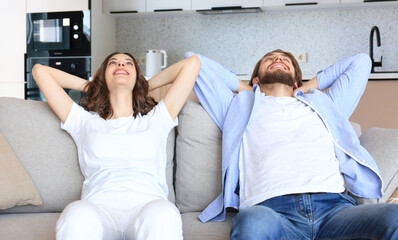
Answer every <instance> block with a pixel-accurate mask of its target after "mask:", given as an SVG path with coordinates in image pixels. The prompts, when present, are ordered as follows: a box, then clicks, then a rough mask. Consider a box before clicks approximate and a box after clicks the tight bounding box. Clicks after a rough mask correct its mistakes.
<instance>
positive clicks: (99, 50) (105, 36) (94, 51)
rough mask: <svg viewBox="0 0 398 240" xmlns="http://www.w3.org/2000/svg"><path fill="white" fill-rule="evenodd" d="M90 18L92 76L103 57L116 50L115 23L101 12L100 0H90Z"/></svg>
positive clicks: (110, 17)
mask: <svg viewBox="0 0 398 240" xmlns="http://www.w3.org/2000/svg"><path fill="white" fill-rule="evenodd" d="M104 1H106V0H104ZM91 20H92V21H91V56H92V57H91V59H92V61H91V76H94V74H95V71H96V70H97V69H98V68H99V66H100V65H101V63H102V61H103V60H104V59H105V57H106V56H108V55H109V54H110V53H112V52H114V51H115V50H116V38H115V28H116V24H115V18H114V17H113V16H109V15H106V14H103V12H102V0H91Z"/></svg>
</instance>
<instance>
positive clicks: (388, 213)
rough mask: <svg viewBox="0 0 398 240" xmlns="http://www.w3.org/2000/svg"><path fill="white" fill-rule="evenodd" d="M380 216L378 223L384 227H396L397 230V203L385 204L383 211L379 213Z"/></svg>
mask: <svg viewBox="0 0 398 240" xmlns="http://www.w3.org/2000/svg"><path fill="white" fill-rule="evenodd" d="M380 215H382V217H381V218H380V219H379V221H378V223H379V224H381V226H384V228H386V229H397V230H398V205H397V204H385V208H384V211H383V212H382V213H380Z"/></svg>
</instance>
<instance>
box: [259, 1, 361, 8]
mask: <svg viewBox="0 0 398 240" xmlns="http://www.w3.org/2000/svg"><path fill="white" fill-rule="evenodd" d="M348 1H352V0H348ZM362 1H363V0H362ZM327 4H340V0H316V1H314V0H264V7H274V6H287V7H289V6H311V5H327Z"/></svg>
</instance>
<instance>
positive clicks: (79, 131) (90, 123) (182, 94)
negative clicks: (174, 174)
mask: <svg viewBox="0 0 398 240" xmlns="http://www.w3.org/2000/svg"><path fill="white" fill-rule="evenodd" d="M199 69H200V61H199V58H197V57H196V56H192V57H190V58H187V59H184V60H182V61H180V62H178V63H176V64H174V65H172V66H170V67H169V68H167V69H165V70H164V71H162V72H161V73H159V74H158V75H156V76H155V77H153V78H152V79H151V80H150V81H149V82H147V81H146V80H145V78H144V77H143V75H142V74H141V71H140V69H139V67H138V65H137V62H136V60H135V59H134V57H133V56H132V55H130V54H128V53H124V54H121V53H112V54H111V55H109V56H108V57H107V58H106V59H105V60H104V61H103V63H102V64H101V67H100V68H99V70H98V71H97V73H96V74H95V76H94V78H93V80H92V81H86V80H84V79H81V78H78V77H76V76H72V75H70V74H67V73H65V72H62V71H60V70H57V69H53V68H50V67H47V66H42V65H35V66H34V68H33V71H32V72H33V77H34V79H35V80H36V82H37V85H38V86H39V88H40V90H41V91H42V93H43V95H44V97H45V98H46V100H47V102H48V104H49V106H50V107H51V109H52V110H53V111H54V113H55V114H56V115H57V116H58V118H59V119H60V120H61V122H62V123H61V127H62V128H63V129H65V130H66V131H67V132H68V133H69V134H70V135H71V136H72V138H73V139H74V141H75V143H76V146H77V149H78V155H79V163H80V168H81V171H82V173H83V175H84V178H85V181H84V184H83V189H82V196H81V200H79V201H75V202H73V203H71V204H69V205H68V206H67V207H66V208H65V209H64V211H63V212H62V214H61V216H60V218H59V220H58V222H57V239H74V240H76V239H182V223H181V217H180V213H179V211H178V209H177V208H176V207H175V205H174V204H172V203H170V202H169V201H167V194H168V189H167V185H166V178H165V168H166V141H167V137H168V134H169V132H170V130H171V129H172V128H173V127H174V126H175V125H176V124H177V119H176V117H177V114H178V113H179V111H180V110H181V108H182V106H183V105H184V102H185V101H186V99H187V97H188V96H189V93H190V92H191V90H192V88H193V85H194V83H195V80H196V77H197V75H198V73H199ZM168 83H172V85H171V87H170V89H169V90H168V92H167V93H166V95H165V97H164V98H163V100H161V101H160V102H159V103H158V104H157V103H156V102H155V101H154V100H153V99H152V98H150V97H148V90H153V89H156V88H158V87H161V86H163V85H166V84H168ZM63 88H69V89H74V90H80V91H83V92H86V93H87V95H86V96H85V97H83V99H82V101H81V104H82V106H83V107H81V106H79V105H77V104H76V103H74V102H73V101H72V99H71V98H70V97H69V96H68V95H67V94H66V93H65V91H64V90H63Z"/></svg>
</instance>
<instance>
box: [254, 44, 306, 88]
mask: <svg viewBox="0 0 398 240" xmlns="http://www.w3.org/2000/svg"><path fill="white" fill-rule="evenodd" d="M272 53H283V54H285V55H286V56H288V57H289V58H290V60H291V61H292V64H293V68H294V76H295V79H294V80H296V82H297V86H298V87H301V85H303V80H302V78H303V75H302V73H301V69H300V65H299V64H298V62H297V60H296V58H295V57H294V56H293V54H291V53H290V52H285V51H283V50H281V49H276V50H274V51H272V52H269V53H267V54H265V55H264V56H263V57H262V58H261V59H260V60H259V61H258V62H257V63H256V66H255V67H254V70H253V73H252V76H251V78H250V82H249V84H250V86H253V78H255V77H258V71H259V70H260V65H261V62H262V61H263V59H264V58H265V57H268V56H269V55H271V54H272Z"/></svg>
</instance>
